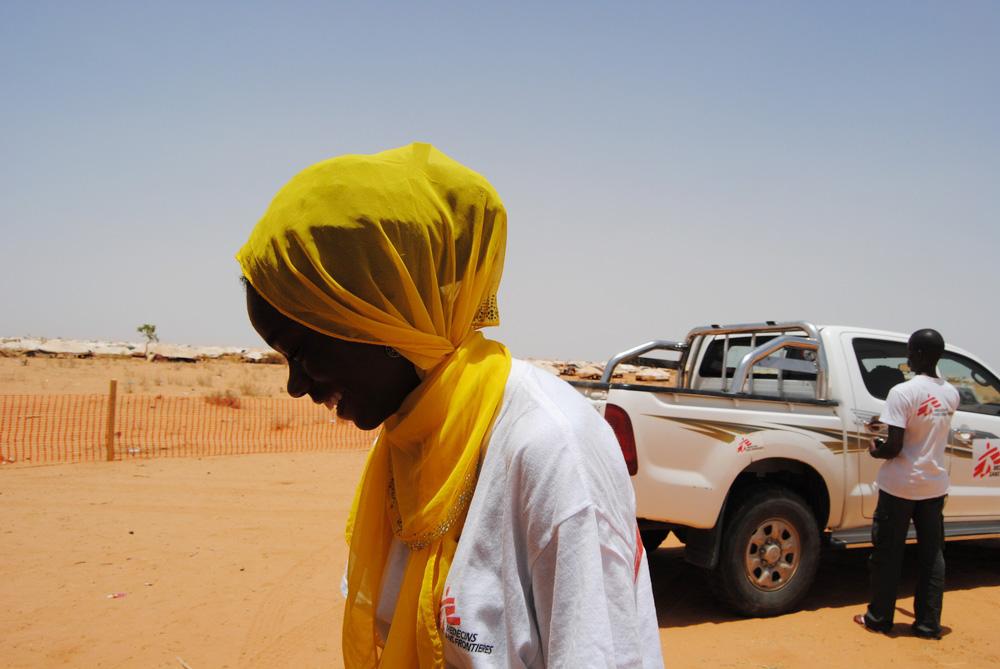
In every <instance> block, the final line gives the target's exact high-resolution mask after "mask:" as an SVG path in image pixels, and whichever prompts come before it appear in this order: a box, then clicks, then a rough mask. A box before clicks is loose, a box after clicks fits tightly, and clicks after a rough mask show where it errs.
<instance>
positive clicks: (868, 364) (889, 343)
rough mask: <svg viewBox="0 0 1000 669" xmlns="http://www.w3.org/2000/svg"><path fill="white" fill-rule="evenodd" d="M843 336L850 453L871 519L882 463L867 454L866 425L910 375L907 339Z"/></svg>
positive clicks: (865, 510) (863, 508)
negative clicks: (849, 399) (848, 380)
mask: <svg viewBox="0 0 1000 669" xmlns="http://www.w3.org/2000/svg"><path fill="white" fill-rule="evenodd" d="M841 336H842V337H843V347H844V353H845V355H846V357H847V367H848V370H849V374H850V378H851V391H852V393H853V395H854V406H853V409H852V412H853V414H854V416H853V419H854V421H853V422H854V425H853V427H852V429H851V430H850V431H849V432H848V439H847V450H848V452H849V453H851V454H852V455H853V457H854V458H855V459H856V460H857V463H858V465H857V466H858V487H859V489H860V493H861V512H862V515H864V517H865V518H871V517H872V515H873V514H874V512H875V504H876V502H877V501H878V492H877V490H876V489H875V476H876V474H878V470H879V467H880V466H881V465H882V462H883V460H877V459H875V458H873V457H871V456H869V455H868V446H869V444H870V443H871V436H870V435H871V433H870V432H868V430H866V429H865V427H864V423H866V422H867V421H868V420H869V419H870V418H871V417H872V416H878V415H881V413H882V409H883V408H884V407H885V398H886V396H887V395H888V394H889V389H890V388H892V387H893V386H894V385H896V384H897V383H902V382H903V381H905V380H907V379H908V378H909V377H910V376H911V374H909V367H908V366H907V364H906V339H903V338H889V337H885V338H881V337H880V338H874V337H872V336H871V335H864V334H860V333H850V332H847V333H844V334H843V335H841ZM852 354H853V355H852ZM947 512H948V509H947V508H946V509H945V513H946V514H947Z"/></svg>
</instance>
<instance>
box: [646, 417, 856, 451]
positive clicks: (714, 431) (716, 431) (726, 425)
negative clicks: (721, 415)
mask: <svg viewBox="0 0 1000 669" xmlns="http://www.w3.org/2000/svg"><path fill="white" fill-rule="evenodd" d="M647 415H648V416H650V417H651V418H659V419H661V420H669V421H673V422H675V423H680V424H681V425H682V426H683V427H684V429H686V430H689V431H691V432H696V433H698V434H700V435H702V436H705V437H708V438H709V439H715V440H716V441H721V442H722V443H725V444H731V443H733V442H734V441H736V439H737V438H739V437H743V436H745V435H749V434H753V433H754V432H762V431H764V430H779V431H781V430H794V431H796V432H799V433H802V434H805V435H807V436H809V437H811V438H813V439H815V440H816V441H818V442H819V443H821V444H822V445H823V446H824V447H826V449H827V450H829V451H831V452H832V453H843V452H844V443H843V438H844V434H843V432H841V431H840V430H835V429H829V428H821V427H805V426H803V425H785V424H782V423H778V424H775V425H751V424H749V423H730V422H727V421H721V420H698V419H695V418H676V417H674V416H656V415H653V414H647ZM847 436H848V437H850V436H851V435H847Z"/></svg>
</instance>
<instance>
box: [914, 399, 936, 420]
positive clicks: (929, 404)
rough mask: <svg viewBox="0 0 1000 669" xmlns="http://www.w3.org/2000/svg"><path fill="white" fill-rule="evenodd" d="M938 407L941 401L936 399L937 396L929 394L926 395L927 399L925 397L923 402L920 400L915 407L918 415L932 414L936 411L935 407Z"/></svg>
mask: <svg viewBox="0 0 1000 669" xmlns="http://www.w3.org/2000/svg"><path fill="white" fill-rule="evenodd" d="M940 408H941V403H940V402H939V401H938V400H937V398H936V397H933V396H931V395H928V396H927V399H925V400H924V401H923V402H921V403H920V406H919V407H917V415H918V416H930V415H932V414H936V413H937V409H940Z"/></svg>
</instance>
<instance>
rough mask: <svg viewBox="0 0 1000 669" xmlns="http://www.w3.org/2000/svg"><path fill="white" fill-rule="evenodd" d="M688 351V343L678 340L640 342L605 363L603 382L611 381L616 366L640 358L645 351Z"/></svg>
mask: <svg viewBox="0 0 1000 669" xmlns="http://www.w3.org/2000/svg"><path fill="white" fill-rule="evenodd" d="M657 350H658V351H686V350H687V344H685V343H682V342H677V341H669V340H667V339H654V340H653V341H647V342H646V343H645V344H639V345H638V346H636V347H634V348H630V349H629V350H627V351H622V352H621V353H619V354H618V355H616V356H614V357H613V358H611V359H610V360H608V364H606V365H604V374H602V375H601V383H611V375H612V374H613V373H614V371H615V367H617V366H618V365H620V364H621V363H623V362H625V361H626V360H631V359H633V358H638V357H639V356H640V355H642V354H643V353H648V352H650V351H657Z"/></svg>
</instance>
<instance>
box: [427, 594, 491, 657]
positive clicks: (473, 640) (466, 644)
mask: <svg viewBox="0 0 1000 669" xmlns="http://www.w3.org/2000/svg"><path fill="white" fill-rule="evenodd" d="M438 624H439V625H440V626H441V631H442V632H443V633H444V638H445V639H447V640H448V641H450V642H451V643H452V644H454V645H455V646H457V647H458V648H461V649H462V650H464V651H466V652H468V653H483V654H484V655H491V654H492V653H493V645H492V644H487V643H480V642H479V633H478V632H466V631H465V630H463V629H462V628H461V627H459V625H461V624H462V618H461V617H460V616H459V615H458V604H456V603H455V597H454V596H453V595H452V594H451V587H450V586H449V587H447V588H445V589H444V596H443V597H442V598H441V606H440V607H439V608H438Z"/></svg>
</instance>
